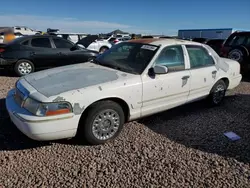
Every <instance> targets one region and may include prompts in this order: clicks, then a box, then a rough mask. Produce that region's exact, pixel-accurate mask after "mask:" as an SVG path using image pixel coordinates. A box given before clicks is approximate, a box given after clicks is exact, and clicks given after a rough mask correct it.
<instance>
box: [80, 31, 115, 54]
mask: <svg viewBox="0 0 250 188" xmlns="http://www.w3.org/2000/svg"><path fill="white" fill-rule="evenodd" d="M98 39H99V36H98V35H89V36H87V37H84V38H83V39H82V40H79V41H78V42H77V43H76V44H78V45H82V46H83V47H84V48H87V49H89V50H93V51H97V52H100V53H103V52H105V51H106V50H108V49H110V48H111V47H112V44H111V43H110V42H108V41H105V40H98Z"/></svg>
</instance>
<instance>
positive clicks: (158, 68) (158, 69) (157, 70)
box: [148, 65, 168, 77]
mask: <svg viewBox="0 0 250 188" xmlns="http://www.w3.org/2000/svg"><path fill="white" fill-rule="evenodd" d="M167 73H168V68H167V67H166V66H163V65H155V66H154V67H151V68H150V69H149V70H148V75H149V76H151V77H155V75H156V74H167Z"/></svg>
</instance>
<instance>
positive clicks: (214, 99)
mask: <svg viewBox="0 0 250 188" xmlns="http://www.w3.org/2000/svg"><path fill="white" fill-rule="evenodd" d="M226 90H227V86H226V84H225V82H224V81H223V80H219V81H218V82H216V84H215V85H214V86H213V88H212V89H211V91H210V94H209V96H208V102H209V104H210V105H211V106H217V105H220V104H221V102H222V101H223V99H224V97H225V94H226Z"/></svg>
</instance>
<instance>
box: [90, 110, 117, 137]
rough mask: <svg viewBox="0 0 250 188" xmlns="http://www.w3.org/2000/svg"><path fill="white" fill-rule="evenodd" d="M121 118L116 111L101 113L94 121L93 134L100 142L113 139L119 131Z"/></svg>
mask: <svg viewBox="0 0 250 188" xmlns="http://www.w3.org/2000/svg"><path fill="white" fill-rule="evenodd" d="M119 125H120V117H119V115H118V113H117V112H116V111H114V110H111V109H108V110H104V111H102V112H100V113H99V114H98V115H97V116H96V117H95V119H94V122H93V125H92V132H93V134H94V136H95V137H96V138H97V139H99V140H107V139H109V138H112V137H113V136H114V135H115V133H116V132H117V131H118V128H119Z"/></svg>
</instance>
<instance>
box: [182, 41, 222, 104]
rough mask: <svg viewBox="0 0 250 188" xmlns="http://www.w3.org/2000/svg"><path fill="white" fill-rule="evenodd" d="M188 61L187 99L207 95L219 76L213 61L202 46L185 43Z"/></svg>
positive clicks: (195, 98)
mask: <svg viewBox="0 0 250 188" xmlns="http://www.w3.org/2000/svg"><path fill="white" fill-rule="evenodd" d="M186 49H187V52H188V56H189V62H190V73H191V79H190V80H191V86H190V94H189V96H188V101H193V100H197V99H200V98H203V97H205V96H207V95H208V94H209V92H210V90H211V88H212V87H213V85H214V84H215V82H216V78H218V76H219V71H218V70H217V69H216V67H215V61H214V59H213V57H212V56H211V55H209V53H208V51H207V50H206V49H205V48H203V47H202V46H198V45H186Z"/></svg>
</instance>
